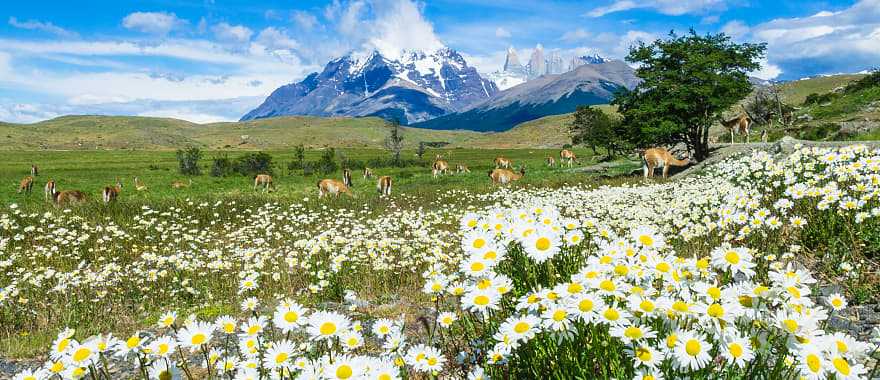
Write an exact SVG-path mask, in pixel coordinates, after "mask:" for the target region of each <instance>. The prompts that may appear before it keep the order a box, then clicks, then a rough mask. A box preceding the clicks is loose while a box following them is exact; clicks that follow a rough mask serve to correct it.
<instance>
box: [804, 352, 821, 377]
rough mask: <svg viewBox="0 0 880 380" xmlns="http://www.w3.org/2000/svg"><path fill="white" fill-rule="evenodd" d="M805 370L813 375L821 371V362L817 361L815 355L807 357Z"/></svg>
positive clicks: (817, 358) (817, 357)
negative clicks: (808, 370) (807, 369)
mask: <svg viewBox="0 0 880 380" xmlns="http://www.w3.org/2000/svg"><path fill="white" fill-rule="evenodd" d="M807 368H809V369H810V371H813V373H819V370H820V369H821V362H820V361H819V356H818V355H816V354H809V355H807Z"/></svg>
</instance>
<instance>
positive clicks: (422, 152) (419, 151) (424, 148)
mask: <svg viewBox="0 0 880 380" xmlns="http://www.w3.org/2000/svg"><path fill="white" fill-rule="evenodd" d="M427 150H428V144H425V142H424V141H419V148H418V149H416V156H419V159H420V160H421V159H422V156H424V155H425V152H427Z"/></svg>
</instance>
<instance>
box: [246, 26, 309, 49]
mask: <svg viewBox="0 0 880 380" xmlns="http://www.w3.org/2000/svg"><path fill="white" fill-rule="evenodd" d="M256 40H257V42H258V43H260V44H262V45H263V46H266V47H267V48H269V49H272V50H278V49H295V48H296V47H297V46H299V44H298V43H297V42H296V40H294V39H293V38H290V36H288V35H287V33H286V32H284V31H283V30H281V29H278V28H274V27H268V28H265V29H263V30H262V31H260V34H258V35H257V39H256Z"/></svg>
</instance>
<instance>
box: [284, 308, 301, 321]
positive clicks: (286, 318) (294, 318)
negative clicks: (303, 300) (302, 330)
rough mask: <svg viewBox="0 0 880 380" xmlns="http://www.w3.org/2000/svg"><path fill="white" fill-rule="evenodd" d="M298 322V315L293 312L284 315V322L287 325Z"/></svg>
mask: <svg viewBox="0 0 880 380" xmlns="http://www.w3.org/2000/svg"><path fill="white" fill-rule="evenodd" d="M297 320H299V314H297V312H295V311H292V310H291V311H288V312H286V313H284V321H285V322H287V323H294V322H296V321H297Z"/></svg>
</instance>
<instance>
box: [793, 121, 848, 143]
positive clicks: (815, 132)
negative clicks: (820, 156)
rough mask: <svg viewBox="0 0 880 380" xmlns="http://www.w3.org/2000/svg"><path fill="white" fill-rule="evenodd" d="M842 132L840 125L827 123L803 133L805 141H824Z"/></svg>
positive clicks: (802, 137) (802, 136)
mask: <svg viewBox="0 0 880 380" xmlns="http://www.w3.org/2000/svg"><path fill="white" fill-rule="evenodd" d="M839 131H840V124H835V123H825V124H822V125H818V126H815V127H809V128H808V129H806V130H804V131H803V132H801V139H803V140H823V139H825V138H828V137H829V136H832V135H834V134H836V133H837V132H839Z"/></svg>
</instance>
